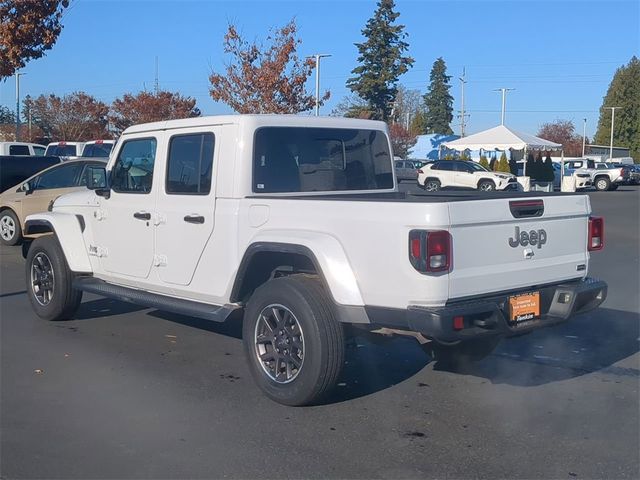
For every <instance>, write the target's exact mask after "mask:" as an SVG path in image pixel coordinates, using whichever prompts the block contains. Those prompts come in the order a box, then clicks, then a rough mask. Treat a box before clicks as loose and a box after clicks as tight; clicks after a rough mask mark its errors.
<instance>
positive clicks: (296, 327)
mask: <svg viewBox="0 0 640 480" xmlns="http://www.w3.org/2000/svg"><path fill="white" fill-rule="evenodd" d="M254 346H255V353H256V357H257V361H258V363H259V364H260V367H262V370H263V371H264V372H265V373H266V374H267V376H268V377H269V378H270V379H271V380H273V381H274V382H276V383H280V384H285V383H290V382H292V381H294V380H295V379H296V378H297V376H298V375H299V374H300V371H301V370H302V366H303V364H304V334H303V332H302V327H301V326H300V322H298V319H297V318H296V316H295V315H294V314H293V312H292V311H291V310H289V309H288V308H287V307H285V306H284V305H280V304H271V305H267V306H266V307H264V308H263V309H262V311H261V312H260V314H259V315H258V321H257V322H256V328H255V331H254Z"/></svg>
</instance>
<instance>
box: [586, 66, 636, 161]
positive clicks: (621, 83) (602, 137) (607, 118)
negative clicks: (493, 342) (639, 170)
mask: <svg viewBox="0 0 640 480" xmlns="http://www.w3.org/2000/svg"><path fill="white" fill-rule="evenodd" d="M606 107H620V108H619V109H616V118H615V123H614V125H613V144H614V146H621V147H628V148H629V149H631V156H632V157H633V158H634V159H635V161H636V162H638V161H640V59H638V57H636V56H635V55H634V56H633V57H632V58H631V60H630V61H629V63H628V64H627V65H626V66H623V67H620V68H619V69H618V70H616V73H615V75H614V76H613V80H611V83H610V84H609V89H608V90H607V94H606V95H605V97H604V100H603V102H602V107H600V120H599V121H598V130H597V133H596V136H595V139H594V143H596V144H599V145H609V142H610V138H611V137H610V135H611V109H609V108H606Z"/></svg>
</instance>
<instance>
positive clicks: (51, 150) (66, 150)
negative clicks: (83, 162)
mask: <svg viewBox="0 0 640 480" xmlns="http://www.w3.org/2000/svg"><path fill="white" fill-rule="evenodd" d="M46 155H55V156H57V157H75V156H76V155H77V154H76V146H75V145H49V146H48V147H47V153H46Z"/></svg>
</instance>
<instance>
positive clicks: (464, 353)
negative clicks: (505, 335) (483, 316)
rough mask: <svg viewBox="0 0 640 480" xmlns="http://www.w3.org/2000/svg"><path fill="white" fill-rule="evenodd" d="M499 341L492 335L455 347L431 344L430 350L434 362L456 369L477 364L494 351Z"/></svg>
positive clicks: (461, 343) (458, 344) (498, 338)
mask: <svg viewBox="0 0 640 480" xmlns="http://www.w3.org/2000/svg"><path fill="white" fill-rule="evenodd" d="M500 340H501V337H499V336H496V335H493V336H491V337H484V338H476V339H473V340H466V341H463V342H460V343H457V344H455V345H445V344H442V343H437V342H432V345H430V348H431V352H432V355H433V358H434V359H435V360H436V361H438V362H439V363H444V364H446V365H451V366H456V367H457V366H464V365H467V364H469V363H472V362H478V361H480V360H482V359H483V358H485V357H488V356H489V355H491V353H492V352H493V351H494V350H495V349H496V347H497V346H498V344H499V343H500Z"/></svg>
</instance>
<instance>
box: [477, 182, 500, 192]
mask: <svg viewBox="0 0 640 480" xmlns="http://www.w3.org/2000/svg"><path fill="white" fill-rule="evenodd" d="M495 189H496V184H495V183H493V182H492V181H491V180H480V181H479V182H478V190H481V191H483V192H492V191H493V190H495Z"/></svg>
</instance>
